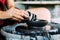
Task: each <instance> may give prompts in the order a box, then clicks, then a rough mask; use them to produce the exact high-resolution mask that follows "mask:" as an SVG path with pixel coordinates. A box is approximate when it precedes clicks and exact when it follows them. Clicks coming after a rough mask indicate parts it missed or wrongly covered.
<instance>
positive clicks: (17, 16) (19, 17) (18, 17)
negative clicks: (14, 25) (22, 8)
mask: <svg viewBox="0 0 60 40" xmlns="http://www.w3.org/2000/svg"><path fill="white" fill-rule="evenodd" d="M13 17H15V18H17V19H19V20H24V18H23V17H21V16H20V15H14V16H13Z"/></svg>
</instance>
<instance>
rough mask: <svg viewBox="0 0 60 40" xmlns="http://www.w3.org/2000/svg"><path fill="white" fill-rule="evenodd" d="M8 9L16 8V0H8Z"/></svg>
mask: <svg viewBox="0 0 60 40" xmlns="http://www.w3.org/2000/svg"><path fill="white" fill-rule="evenodd" d="M7 5H8V8H11V7H15V3H14V0H7Z"/></svg>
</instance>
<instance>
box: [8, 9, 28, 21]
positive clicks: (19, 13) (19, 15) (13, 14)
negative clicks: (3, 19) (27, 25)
mask: <svg viewBox="0 0 60 40" xmlns="http://www.w3.org/2000/svg"><path fill="white" fill-rule="evenodd" d="M7 13H8V14H9V17H10V18H12V19H14V20H17V21H21V20H24V18H28V15H27V14H26V13H27V12H25V11H24V10H19V9H16V8H10V9H9V10H8V11H7Z"/></svg>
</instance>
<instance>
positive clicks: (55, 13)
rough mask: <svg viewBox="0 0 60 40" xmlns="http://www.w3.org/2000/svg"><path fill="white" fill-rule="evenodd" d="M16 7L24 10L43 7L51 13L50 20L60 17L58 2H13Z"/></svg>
mask: <svg viewBox="0 0 60 40" xmlns="http://www.w3.org/2000/svg"><path fill="white" fill-rule="evenodd" d="M15 4H16V7H18V8H20V9H23V10H26V9H29V8H35V7H45V8H48V9H49V10H50V12H51V18H59V17H60V0H15Z"/></svg>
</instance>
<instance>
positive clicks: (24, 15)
mask: <svg viewBox="0 0 60 40" xmlns="http://www.w3.org/2000/svg"><path fill="white" fill-rule="evenodd" d="M16 12H17V14H18V15H20V16H23V17H26V18H28V17H29V16H28V13H27V12H26V11H24V10H16Z"/></svg>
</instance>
